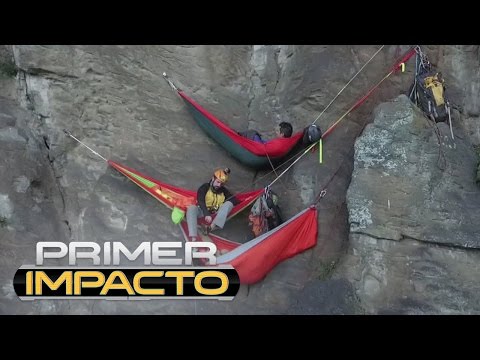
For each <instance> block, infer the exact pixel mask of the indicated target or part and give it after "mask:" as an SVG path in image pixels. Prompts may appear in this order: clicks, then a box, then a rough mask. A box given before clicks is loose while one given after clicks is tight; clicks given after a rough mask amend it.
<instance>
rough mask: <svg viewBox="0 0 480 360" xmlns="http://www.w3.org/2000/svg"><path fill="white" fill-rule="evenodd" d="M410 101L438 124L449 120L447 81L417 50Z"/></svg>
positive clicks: (418, 49)
mask: <svg viewBox="0 0 480 360" xmlns="http://www.w3.org/2000/svg"><path fill="white" fill-rule="evenodd" d="M410 99H411V100H412V101H413V102H414V103H415V104H416V105H417V106H418V107H420V109H422V111H423V112H424V113H425V114H426V115H427V116H429V117H431V118H432V119H434V120H435V121H436V122H441V121H446V120H449V118H448V116H449V107H450V105H449V102H448V100H447V99H446V98H445V80H444V79H443V77H442V73H440V72H437V71H435V70H434V69H433V68H432V65H431V63H430V62H429V61H428V59H427V57H426V55H425V54H424V53H423V52H422V51H421V50H420V48H417V62H416V74H415V79H414V83H413V85H412V90H411V92H410Z"/></svg>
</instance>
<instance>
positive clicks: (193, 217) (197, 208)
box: [187, 168, 239, 241]
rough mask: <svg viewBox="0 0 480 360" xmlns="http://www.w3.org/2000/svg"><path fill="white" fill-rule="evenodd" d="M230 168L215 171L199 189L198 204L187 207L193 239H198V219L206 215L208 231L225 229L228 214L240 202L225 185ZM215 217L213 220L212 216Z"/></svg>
mask: <svg viewBox="0 0 480 360" xmlns="http://www.w3.org/2000/svg"><path fill="white" fill-rule="evenodd" d="M229 174H230V169H229V168H225V169H218V170H216V171H215V172H214V174H213V176H212V178H211V179H210V181H209V182H207V183H205V184H202V185H201V186H200V187H199V188H198V190H197V203H198V205H190V206H189V207H188V208H187V224H188V236H189V238H190V239H191V241H195V240H196V239H197V234H198V233H197V219H198V218H200V217H205V222H206V223H207V229H206V232H207V233H208V232H210V231H213V230H215V229H216V228H217V227H219V228H221V229H223V226H224V225H225V222H226V221H227V216H228V214H229V213H230V211H232V209H233V207H234V206H235V205H237V204H238V203H239V201H238V199H237V198H236V197H235V196H233V195H232V194H231V193H230V191H228V189H227V188H226V187H225V186H224V184H225V183H226V182H227V181H228V175H229ZM214 214H216V216H215V219H214V220H213V221H212V216H211V215H214Z"/></svg>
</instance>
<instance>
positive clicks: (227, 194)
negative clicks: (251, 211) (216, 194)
mask: <svg viewBox="0 0 480 360" xmlns="http://www.w3.org/2000/svg"><path fill="white" fill-rule="evenodd" d="M223 195H225V201H230V202H231V203H232V204H233V206H235V205H238V204H240V201H238V199H237V198H236V197H235V196H233V195H232V193H231V192H230V191H228V189H227V188H226V187H224V188H223Z"/></svg>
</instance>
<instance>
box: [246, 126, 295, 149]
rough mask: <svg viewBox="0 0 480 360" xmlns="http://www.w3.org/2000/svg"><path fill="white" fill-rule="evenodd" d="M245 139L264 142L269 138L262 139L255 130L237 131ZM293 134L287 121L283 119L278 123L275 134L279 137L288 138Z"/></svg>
mask: <svg viewBox="0 0 480 360" xmlns="http://www.w3.org/2000/svg"><path fill="white" fill-rule="evenodd" d="M238 134H239V135H242V136H243V137H246V138H247V139H250V140H253V141H256V142H259V143H262V144H266V143H267V142H268V141H269V140H263V139H262V135H260V133H259V132H258V131H256V130H246V131H242V132H239V133H238ZM292 134H293V126H292V124H290V123H289V122H286V121H283V122H281V123H280V124H279V125H278V128H277V136H278V137H279V138H289V137H291V136H292Z"/></svg>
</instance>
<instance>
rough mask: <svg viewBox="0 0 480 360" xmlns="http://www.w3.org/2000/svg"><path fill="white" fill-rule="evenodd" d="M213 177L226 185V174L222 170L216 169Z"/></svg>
mask: <svg viewBox="0 0 480 360" xmlns="http://www.w3.org/2000/svg"><path fill="white" fill-rule="evenodd" d="M213 176H215V178H217V179H218V180H219V181H220V182H222V183H226V182H227V181H228V174H227V173H226V172H225V170H223V169H218V170H216V171H215V172H214V173H213Z"/></svg>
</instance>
